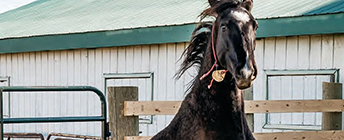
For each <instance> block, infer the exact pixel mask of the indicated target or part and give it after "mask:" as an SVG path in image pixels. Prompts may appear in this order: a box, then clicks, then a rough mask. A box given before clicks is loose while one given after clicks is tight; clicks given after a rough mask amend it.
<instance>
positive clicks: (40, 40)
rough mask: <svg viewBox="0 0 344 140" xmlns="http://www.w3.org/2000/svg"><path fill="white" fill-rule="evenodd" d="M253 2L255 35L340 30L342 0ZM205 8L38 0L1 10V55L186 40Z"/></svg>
mask: <svg viewBox="0 0 344 140" xmlns="http://www.w3.org/2000/svg"><path fill="white" fill-rule="evenodd" d="M254 4H255V5H254V9H253V15H254V16H255V17H256V18H257V19H258V22H259V24H260V28H259V30H258V35H257V36H258V37H271V36H289V35H303V34H322V33H343V32H344V27H343V26H342V23H344V1H343V0H278V1H277V0H254ZM206 7H207V1H206V0H38V1H36V2H33V3H31V4H28V5H25V6H22V7H20V8H17V9H14V10H11V11H8V12H5V13H2V14H0V53H11V52H23V51H40V50H55V49H76V48H83V47H85V48H92V47H93V48H94V47H107V46H125V45H138V44H154V43H166V42H183V41H188V40H189V37H190V34H191V32H192V30H193V28H194V26H195V23H197V22H198V21H199V19H198V17H197V16H198V14H199V13H200V12H201V11H202V10H203V9H205V8H206ZM324 25H328V26H324ZM305 27H306V28H305ZM307 27H308V28H307ZM23 44H25V46H28V45H30V48H28V47H26V48H23ZM31 46H33V47H31ZM42 46H44V47H42Z"/></svg>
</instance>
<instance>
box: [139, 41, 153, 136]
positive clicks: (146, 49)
mask: <svg viewBox="0 0 344 140" xmlns="http://www.w3.org/2000/svg"><path fill="white" fill-rule="evenodd" d="M141 51H142V52H141V54H142V55H141V71H142V72H151V71H150V61H149V58H150V46H149V45H144V46H142V50H141ZM142 88H143V90H144V91H145V93H146V94H145V95H144V96H143V97H142V98H144V99H145V100H151V81H150V80H149V79H146V80H145V81H144V83H143V84H142ZM144 118H146V119H151V117H150V116H145V117H144ZM150 125H151V124H143V125H141V126H140V131H142V132H143V133H142V135H144V136H148V135H149V126H150Z"/></svg>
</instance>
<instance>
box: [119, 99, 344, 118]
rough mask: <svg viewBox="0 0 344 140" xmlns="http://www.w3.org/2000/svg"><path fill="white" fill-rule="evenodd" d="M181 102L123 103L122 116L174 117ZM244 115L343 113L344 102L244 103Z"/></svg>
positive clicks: (265, 101)
mask: <svg viewBox="0 0 344 140" xmlns="http://www.w3.org/2000/svg"><path fill="white" fill-rule="evenodd" d="M180 104H181V101H125V102H124V107H125V108H124V116H138V115H174V114H176V113H177V111H178V109H179V107H180ZM245 111H246V113H288V112H343V111H344V100H339V99H331V100H264V101H245Z"/></svg>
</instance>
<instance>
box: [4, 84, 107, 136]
mask: <svg viewBox="0 0 344 140" xmlns="http://www.w3.org/2000/svg"><path fill="white" fill-rule="evenodd" d="M46 91H91V92H93V93H95V94H97V95H98V97H99V100H100V101H101V116H80V117H40V118H3V92H11V93H15V92H26V93H27V92H46ZM47 94H49V93H47ZM106 107H107V105H106V98H105V96H104V94H103V93H102V92H101V91H100V90H98V89H97V88H95V87H91V86H61V87H19V86H13V87H1V88H0V121H1V124H0V125H1V126H0V129H1V130H0V139H3V134H4V133H3V132H4V129H3V126H4V125H3V124H6V123H7V124H10V123H53V122H91V121H101V122H102V125H101V127H102V134H101V135H102V139H103V140H106V138H107V137H108V136H110V132H109V127H108V124H107V123H106V116H107V109H106Z"/></svg>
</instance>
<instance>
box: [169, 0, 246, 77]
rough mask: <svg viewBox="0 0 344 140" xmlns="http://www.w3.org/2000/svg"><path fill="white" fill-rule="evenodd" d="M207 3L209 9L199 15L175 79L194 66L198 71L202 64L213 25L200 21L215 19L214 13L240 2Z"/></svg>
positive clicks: (214, 0) (212, 0)
mask: <svg viewBox="0 0 344 140" xmlns="http://www.w3.org/2000/svg"><path fill="white" fill-rule="evenodd" d="M209 3H210V5H211V7H209V8H207V9H205V10H204V11H203V12H202V13H201V14H200V15H199V17H200V19H201V21H200V23H199V24H198V26H197V27H196V28H195V29H194V31H193V32H192V35H191V41H190V45H189V46H188V47H187V48H186V49H185V50H184V52H183V54H182V56H181V58H182V57H184V61H183V63H182V64H181V68H180V69H179V70H178V72H177V73H176V75H175V77H176V78H177V79H179V78H180V77H181V76H182V75H183V74H184V73H185V72H186V71H187V70H188V69H189V68H190V67H192V66H194V65H195V66H196V67H197V68H198V69H199V68H200V66H201V64H202V62H203V59H204V54H205V51H206V49H207V45H208V43H209V41H210V36H211V32H212V26H213V25H212V22H202V20H203V19H204V18H206V17H217V14H216V13H218V12H220V11H222V10H224V9H227V8H231V7H236V6H238V4H239V3H240V2H239V1H238V0H222V1H220V2H219V1H217V0H209Z"/></svg>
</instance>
